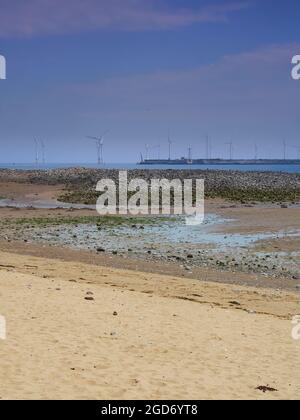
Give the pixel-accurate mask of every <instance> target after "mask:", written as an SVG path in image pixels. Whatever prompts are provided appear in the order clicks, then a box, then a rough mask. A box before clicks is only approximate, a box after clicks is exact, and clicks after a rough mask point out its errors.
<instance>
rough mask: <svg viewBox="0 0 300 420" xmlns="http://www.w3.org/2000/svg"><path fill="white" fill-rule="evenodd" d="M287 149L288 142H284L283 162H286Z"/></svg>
mask: <svg viewBox="0 0 300 420" xmlns="http://www.w3.org/2000/svg"><path fill="white" fill-rule="evenodd" d="M286 148H287V144H286V140H283V160H286Z"/></svg>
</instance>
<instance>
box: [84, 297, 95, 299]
mask: <svg viewBox="0 0 300 420" xmlns="http://www.w3.org/2000/svg"><path fill="white" fill-rule="evenodd" d="M84 299H85V300H95V299H94V298H93V297H92V296H86V297H85V298H84Z"/></svg>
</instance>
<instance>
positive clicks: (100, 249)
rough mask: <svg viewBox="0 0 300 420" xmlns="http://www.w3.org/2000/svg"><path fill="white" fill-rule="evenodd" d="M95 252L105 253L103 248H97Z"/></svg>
mask: <svg viewBox="0 0 300 420" xmlns="http://www.w3.org/2000/svg"><path fill="white" fill-rule="evenodd" d="M97 252H105V249H104V248H102V247H98V248H97Z"/></svg>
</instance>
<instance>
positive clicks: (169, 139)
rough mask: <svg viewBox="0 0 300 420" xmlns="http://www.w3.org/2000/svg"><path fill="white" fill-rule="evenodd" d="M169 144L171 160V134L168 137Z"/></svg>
mask: <svg viewBox="0 0 300 420" xmlns="http://www.w3.org/2000/svg"><path fill="white" fill-rule="evenodd" d="M168 144H169V160H171V147H172V144H173V142H172V140H171V137H170V133H169V136H168Z"/></svg>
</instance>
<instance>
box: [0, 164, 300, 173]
mask: <svg viewBox="0 0 300 420" xmlns="http://www.w3.org/2000/svg"><path fill="white" fill-rule="evenodd" d="M63 168H93V169H94V168H98V169H99V168H103V169H117V170H121V169H123V170H129V169H148V170H150V169H168V170H172V169H176V170H184V169H185V170H197V169H202V170H222V171H229V170H230V171H242V172H288V173H300V165H293V164H282V165H279V164H278V165H238V164H233V165H222V164H220V165H140V164H137V163H107V164H104V165H100V166H99V165H97V164H92V163H47V164H44V165H42V164H40V165H38V166H37V165H35V164H30V163H24V164H18V163H0V169H22V170H34V169H40V170H49V169H63Z"/></svg>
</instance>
